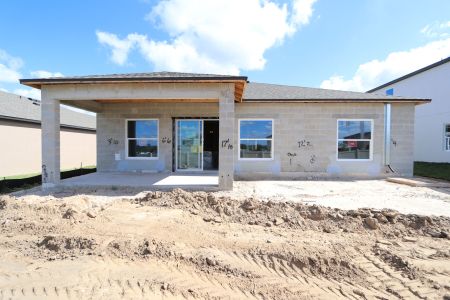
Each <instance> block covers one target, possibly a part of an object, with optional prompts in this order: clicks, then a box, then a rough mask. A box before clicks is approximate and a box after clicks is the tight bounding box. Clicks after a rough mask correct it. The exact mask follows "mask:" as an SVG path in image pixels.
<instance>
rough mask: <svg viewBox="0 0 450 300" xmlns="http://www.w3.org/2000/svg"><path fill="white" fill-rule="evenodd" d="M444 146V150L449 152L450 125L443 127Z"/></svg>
mask: <svg viewBox="0 0 450 300" xmlns="http://www.w3.org/2000/svg"><path fill="white" fill-rule="evenodd" d="M444 145H445V150H447V151H450V124H447V125H445V134H444Z"/></svg>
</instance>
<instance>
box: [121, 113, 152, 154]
mask: <svg viewBox="0 0 450 300" xmlns="http://www.w3.org/2000/svg"><path fill="white" fill-rule="evenodd" d="M128 121H156V138H128ZM129 140H156V156H153V157H134V156H128V141H129ZM125 159H129V160H158V159H159V119H147V118H142V119H125Z"/></svg>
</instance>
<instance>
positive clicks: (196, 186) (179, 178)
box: [61, 172, 219, 191]
mask: <svg viewBox="0 0 450 300" xmlns="http://www.w3.org/2000/svg"><path fill="white" fill-rule="evenodd" d="M61 185H62V186H65V187H98V188H113V189H114V188H126V187H131V188H141V189H146V190H171V189H174V188H177V187H179V188H182V189H186V190H206V191H215V190H218V188H219V177H218V172H202V173H198V172H197V173H181V174H180V173H172V172H166V173H136V172H96V173H91V174H87V175H82V176H77V177H72V178H67V179H63V180H61Z"/></svg>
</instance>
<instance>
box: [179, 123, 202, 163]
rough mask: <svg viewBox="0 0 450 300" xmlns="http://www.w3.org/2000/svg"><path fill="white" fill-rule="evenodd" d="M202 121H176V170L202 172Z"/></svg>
mask: <svg viewBox="0 0 450 300" xmlns="http://www.w3.org/2000/svg"><path fill="white" fill-rule="evenodd" d="M202 133H203V122H202V120H177V170H202V168H203V165H202V161H203V158H202V152H203V149H202Z"/></svg>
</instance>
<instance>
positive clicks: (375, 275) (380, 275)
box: [357, 254, 435, 299]
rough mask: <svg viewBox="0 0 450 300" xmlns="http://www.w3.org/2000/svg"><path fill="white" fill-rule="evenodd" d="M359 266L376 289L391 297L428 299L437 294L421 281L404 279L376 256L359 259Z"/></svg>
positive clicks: (365, 256)
mask: <svg viewBox="0 0 450 300" xmlns="http://www.w3.org/2000/svg"><path fill="white" fill-rule="evenodd" d="M357 264H358V266H359V267H360V268H361V269H362V270H364V271H365V272H366V273H367V274H368V275H369V276H370V277H371V278H369V281H370V282H371V283H372V285H373V286H374V287H375V288H377V289H379V290H381V289H384V290H385V291H386V292H388V293H390V294H391V296H392V295H393V296H396V297H398V298H406V299H409V298H421V299H427V298H428V297H429V296H430V295H432V294H434V293H435V291H434V290H433V289H431V288H428V287H427V286H425V285H423V284H422V282H421V281H420V280H418V279H416V280H410V279H408V278H405V277H403V276H402V275H401V272H400V271H396V270H394V269H393V268H392V267H391V266H389V265H388V264H387V263H385V262H383V261H382V260H380V259H379V258H377V257H376V256H374V255H371V254H366V255H364V257H360V258H358V259H357Z"/></svg>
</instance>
